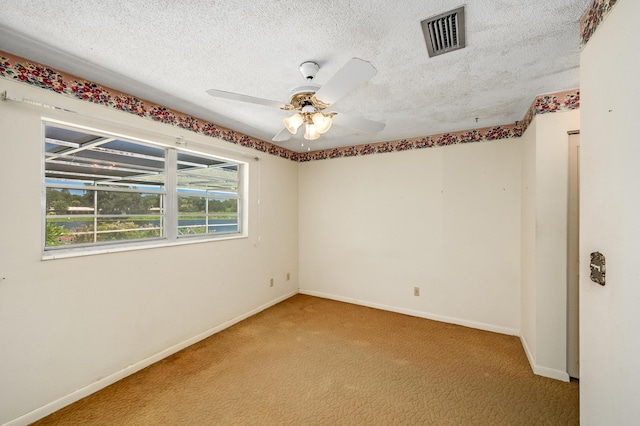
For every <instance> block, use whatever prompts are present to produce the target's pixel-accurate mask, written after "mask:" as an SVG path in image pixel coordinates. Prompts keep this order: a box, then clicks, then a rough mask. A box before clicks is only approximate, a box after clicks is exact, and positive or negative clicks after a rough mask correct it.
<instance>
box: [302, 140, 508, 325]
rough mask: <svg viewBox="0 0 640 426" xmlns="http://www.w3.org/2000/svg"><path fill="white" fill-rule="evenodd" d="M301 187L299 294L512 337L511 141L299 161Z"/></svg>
mask: <svg viewBox="0 0 640 426" xmlns="http://www.w3.org/2000/svg"><path fill="white" fill-rule="evenodd" d="M299 189H300V195H299V202H300V208H299V221H300V243H299V244H300V249H299V250H300V251H299V253H300V254H299V255H300V291H301V292H303V293H309V294H316V295H320V296H324V297H329V298H334V299H338V300H345V301H353V302H356V303H360V304H364V305H369V306H375V307H380V308H384V309H389V310H392V311H397V312H404V313H409V314H412V315H416V316H422V317H427V318H433V319H439V320H443V321H448V322H453V323H458V324H464V325H468V326H472V327H477V328H482V329H487V330H493V331H498V332H503V333H508V334H518V332H519V329H520V144H519V143H518V140H517V139H508V140H501V141H493V142H487V143H473V144H468V145H455V146H449V147H442V148H434V149H422V150H415V151H410V152H398V153H389V154H383V155H370V156H364V157H352V158H340V159H334V160H325V161H314V162H309V163H302V164H300V180H299ZM414 286H417V287H420V289H421V295H420V296H419V297H415V296H414V295H413V288H414Z"/></svg>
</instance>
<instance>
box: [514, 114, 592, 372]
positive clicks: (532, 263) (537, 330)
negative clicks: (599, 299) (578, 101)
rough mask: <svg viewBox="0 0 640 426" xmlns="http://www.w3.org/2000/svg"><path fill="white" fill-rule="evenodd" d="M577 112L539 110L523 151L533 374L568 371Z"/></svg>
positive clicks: (527, 325) (525, 281)
mask: <svg viewBox="0 0 640 426" xmlns="http://www.w3.org/2000/svg"><path fill="white" fill-rule="evenodd" d="M579 128H580V115H579V111H577V110H574V111H567V112H560V113H554V114H542V115H537V116H536V117H535V118H534V119H533V121H532V122H531V124H530V126H529V128H528V129H527V131H526V133H525V135H524V136H523V137H522V139H521V141H522V143H523V150H522V217H523V220H522V296H523V297H522V301H521V302H522V308H521V312H522V333H521V338H522V341H523V345H524V347H525V350H526V352H527V356H528V358H529V362H530V363H531V367H532V368H533V371H534V372H535V373H536V374H540V375H543V376H548V377H553V378H556V379H560V380H569V375H568V374H567V334H566V333H567V331H566V324H567V203H568V201H567V199H568V198H567V191H568V165H569V157H568V153H569V149H568V148H569V142H568V141H569V136H568V134H567V132H568V131H570V130H578V129H579Z"/></svg>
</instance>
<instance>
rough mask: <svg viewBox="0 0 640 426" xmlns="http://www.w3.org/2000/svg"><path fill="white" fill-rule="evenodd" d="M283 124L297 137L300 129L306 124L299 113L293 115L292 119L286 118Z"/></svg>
mask: <svg viewBox="0 0 640 426" xmlns="http://www.w3.org/2000/svg"><path fill="white" fill-rule="evenodd" d="M282 122H283V123H284V127H285V128H286V129H287V130H288V131H289V133H291V134H292V135H295V134H296V133H297V132H298V128H299V127H300V126H301V125H302V123H303V122H304V117H303V116H302V114H300V113H299V112H297V113H295V114H293V115H292V116H291V117H285V118H284V119H283V120H282Z"/></svg>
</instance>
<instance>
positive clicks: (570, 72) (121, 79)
mask: <svg viewBox="0 0 640 426" xmlns="http://www.w3.org/2000/svg"><path fill="white" fill-rule="evenodd" d="M589 2H590V0H537V1H522V0H521V1H498V0H473V1H470V2H468V3H467V4H466V5H465V8H466V10H465V14H466V44H467V47H466V48H464V49H462V50H458V51H455V52H451V53H448V54H445V55H441V56H437V57H434V58H429V57H428V55H427V49H426V47H425V42H424V38H423V35H422V29H421V26H420V21H421V20H423V19H425V18H429V17H431V16H433V15H437V14H440V13H443V12H446V11H449V10H451V9H454V8H456V7H459V6H460V5H461V2H460V0H431V1H424V0H403V1H402V2H390V1H386V0H370V1H355V0H354V1H345V0H342V1H337V0H336V1H331V0H316V1H300V0H273V1H257V0H238V1H212V0H175V1H167V0H163V1H160V0H156V1H148V0H144V1H142V0H110V1H104V0H78V1H72V0H57V1H55V2H51V1H44V0H43V1H21V2H20V3H19V5H18V4H17V3H16V2H14V1H12V0H0V8H1V9H2V13H1V14H0V50H4V51H7V52H9V53H13V54H16V55H19V56H23V57H25V58H28V59H31V60H33V61H37V62H40V63H43V64H46V65H49V66H51V67H53V68H56V69H59V70H60V71H63V72H67V73H71V74H75V75H77V76H81V77H83V78H86V79H88V80H92V81H95V82H96V83H99V84H101V85H104V86H108V87H111V88H114V89H117V90H120V91H123V92H126V93H129V94H132V95H134V96H137V97H140V98H143V99H147V100H149V101H152V102H155V103H158V104H161V105H164V106H167V107H170V108H173V109H175V110H178V111H181V112H184V113H187V114H190V115H193V116H196V117H199V118H202V119H204V120H208V121H211V122H214V123H216V124H219V125H221V126H225V127H228V128H231V129H233V130H237V131H239V132H242V133H245V134H248V135H250V136H253V137H257V138H260V139H263V140H266V141H271V138H272V137H273V136H274V135H275V134H276V133H278V132H279V131H280V130H281V129H282V119H283V118H284V117H285V116H287V115H290V113H287V112H285V111H281V110H278V109H274V108H270V107H266V106H261V105H252V104H247V103H243V102H238V101H233V100H228V99H218V98H213V97H211V96H209V95H207V94H206V92H205V91H206V90H207V89H212V88H215V89H220V90H224V91H230V92H237V93H241V94H245V95H250V96H254V97H259V98H266V99H272V100H275V101H280V102H288V100H289V91H290V90H291V89H292V88H293V87H295V86H298V85H300V84H303V83H304V80H303V78H302V75H301V74H300V72H299V70H298V65H299V64H300V63H302V62H304V61H307V60H313V61H315V62H317V63H318V64H320V70H319V72H318V74H317V76H316V79H315V80H314V82H315V83H318V84H320V85H322V84H323V83H324V82H326V81H327V80H328V79H329V78H330V77H331V76H332V75H333V74H334V73H335V72H336V71H338V70H339V69H340V68H341V67H342V66H343V65H344V64H346V63H347V62H348V61H349V60H350V59H351V58H352V57H358V58H362V59H365V60H367V61H370V62H371V63H372V64H373V65H374V66H375V68H376V69H377V70H378V74H377V75H376V76H375V77H373V78H372V79H371V80H370V81H369V82H367V83H366V84H365V85H363V86H360V87H359V88H357V89H356V90H354V91H353V92H351V93H350V94H348V95H347V96H345V97H344V98H343V99H341V100H339V101H338V102H336V103H335V104H334V105H333V106H332V109H333V110H336V111H339V112H344V113H348V114H349V115H354V116H360V117H365V118H368V119H371V120H376V121H382V122H384V123H386V128H385V129H384V130H383V131H381V132H379V133H375V134H365V133H357V132H354V131H352V130H349V129H346V128H341V127H339V126H337V125H336V126H333V127H332V128H331V130H329V132H328V133H326V134H324V135H322V136H321V137H320V138H319V139H317V140H316V141H312V142H309V141H304V140H303V139H302V136H301V135H302V132H301V131H299V132H298V135H297V136H296V137H294V138H292V139H290V140H289V141H286V142H280V143H278V144H279V145H280V146H283V147H285V148H288V149H291V150H294V151H298V152H301V151H306V150H307V149H309V148H310V149H312V150H316V149H327V148H334V147H340V146H350V145H357V144H363V143H370V142H381V141H388V140H396V139H401V138H410V137H419V136H426V135H432V134H436V133H443V132H454V131H459V130H467V129H473V128H479V127H487V126H493V125H500V124H511V123H513V122H515V121H517V120H520V119H522V117H523V116H524V114H525V112H526V111H527V109H528V107H529V106H530V104H531V102H532V101H533V99H534V97H535V96H536V95H540V94H545V93H552V92H558V91H562V90H567V89H573V88H577V87H579V69H578V66H579V60H578V54H579V23H578V21H579V19H580V17H581V15H582V13H583V12H584V11H585V10H586V8H587V6H588V4H589ZM476 119H477V120H476ZM303 142H306V143H305V146H304V147H303V146H302V143H303Z"/></svg>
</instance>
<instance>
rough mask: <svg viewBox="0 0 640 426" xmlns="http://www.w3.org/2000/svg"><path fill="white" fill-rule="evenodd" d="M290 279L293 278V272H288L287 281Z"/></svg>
mask: <svg viewBox="0 0 640 426" xmlns="http://www.w3.org/2000/svg"><path fill="white" fill-rule="evenodd" d="M290 279H291V274H290V273H289V272H287V281H289V280H290Z"/></svg>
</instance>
